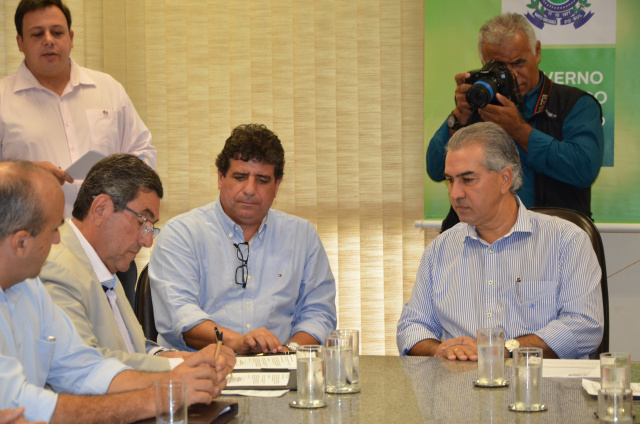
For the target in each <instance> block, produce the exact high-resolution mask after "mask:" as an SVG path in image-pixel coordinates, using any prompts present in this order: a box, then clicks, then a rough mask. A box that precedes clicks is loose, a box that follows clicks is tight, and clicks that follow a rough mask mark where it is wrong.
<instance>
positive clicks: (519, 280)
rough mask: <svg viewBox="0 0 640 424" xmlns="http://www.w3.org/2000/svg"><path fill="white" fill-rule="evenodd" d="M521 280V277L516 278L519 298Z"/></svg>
mask: <svg viewBox="0 0 640 424" xmlns="http://www.w3.org/2000/svg"><path fill="white" fill-rule="evenodd" d="M521 281H522V280H521V279H520V277H518V278H516V294H517V295H518V298H519V297H520V285H519V284H518V283H520V282H521Z"/></svg>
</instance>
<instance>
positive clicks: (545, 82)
mask: <svg viewBox="0 0 640 424" xmlns="http://www.w3.org/2000/svg"><path fill="white" fill-rule="evenodd" d="M551 86H553V81H551V80H550V79H549V78H547V76H546V75H545V74H544V73H542V87H540V95H539V96H538V101H537V102H536V108H535V109H534V112H533V115H531V116H530V117H528V118H527V120H528V121H531V120H532V119H534V118H536V117H537V116H538V115H539V114H541V113H543V112H544V111H545V110H546V107H547V101H548V100H549V93H550V92H551Z"/></svg>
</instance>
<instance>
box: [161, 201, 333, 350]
mask: <svg viewBox="0 0 640 424" xmlns="http://www.w3.org/2000/svg"><path fill="white" fill-rule="evenodd" d="M244 241H245V240H244V236H243V233H242V228H240V226H239V225H237V224H235V223H234V222H233V221H232V220H231V219H230V218H229V217H228V216H227V215H226V214H225V213H224V211H223V210H222V207H221V205H220V200H219V199H218V200H216V201H215V202H214V203H211V204H208V205H206V206H203V207H201V208H197V209H193V210H192V211H190V212H187V213H185V214H183V215H180V216H177V217H175V218H173V219H171V220H170V221H169V222H167V223H166V224H165V225H164V226H163V227H162V232H161V233H160V235H159V236H158V238H157V241H156V242H155V245H154V248H153V253H152V254H151V260H150V262H149V278H150V280H151V291H152V296H153V309H154V315H155V322H156V328H157V329H158V332H159V334H160V336H159V339H158V342H159V343H160V344H162V345H163V346H173V347H175V348H177V349H181V350H193V349H189V348H188V347H187V346H186V344H185V343H184V340H183V338H182V333H184V332H185V331H187V330H189V329H191V328H193V327H194V326H196V325H197V324H199V323H201V322H203V321H205V320H212V321H214V322H215V323H216V324H219V325H220V326H222V327H225V328H229V329H231V330H233V331H236V332H238V333H240V334H246V333H248V332H249V331H252V330H254V329H257V328H260V327H266V328H267V329H268V330H269V331H271V332H272V333H273V334H274V335H275V336H276V337H277V338H278V340H279V341H280V343H286V342H287V341H288V340H289V338H290V337H291V336H292V335H293V334H295V333H297V332H300V331H303V332H305V333H308V334H310V335H311V336H313V337H314V338H316V339H317V340H318V341H320V343H321V344H322V343H324V339H325V337H326V336H327V335H328V334H329V333H330V332H331V330H333V329H335V327H336V306H335V295H336V285H335V280H334V278H333V274H332V273H331V269H330V267H329V260H328V258H327V254H326V252H325V250H324V247H323V246H322V243H321V241H320V238H319V237H318V233H317V231H316V229H315V227H314V226H313V225H312V224H311V223H310V222H309V221H307V220H304V219H302V218H298V217H295V216H292V215H287V214H285V213H283V212H280V211H276V210H273V209H271V210H269V212H268V213H267V216H266V217H265V218H264V220H263V222H262V224H261V225H260V228H259V229H258V232H257V233H256V234H255V235H254V236H253V238H252V239H251V240H250V242H249V260H248V263H247V266H248V268H249V278H248V282H247V285H246V288H242V286H241V285H238V284H236V268H237V267H238V266H239V265H241V264H242V262H241V261H240V260H239V259H238V257H237V251H236V247H235V246H234V243H235V244H237V243H243V242H244Z"/></svg>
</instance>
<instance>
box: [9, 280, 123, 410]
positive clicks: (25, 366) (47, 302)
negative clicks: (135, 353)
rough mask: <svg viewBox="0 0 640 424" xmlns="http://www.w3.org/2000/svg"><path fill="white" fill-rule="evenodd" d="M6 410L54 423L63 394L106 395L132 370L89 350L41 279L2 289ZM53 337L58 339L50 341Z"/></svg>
mask: <svg viewBox="0 0 640 424" xmlns="http://www.w3.org/2000/svg"><path fill="white" fill-rule="evenodd" d="M0 311H1V312H2V313H1V314H0V330H2V331H1V332H0V409H7V408H17V407H20V406H24V407H25V412H24V416H25V418H26V419H27V420H29V421H38V420H43V421H47V422H48V421H49V420H50V419H51V415H52V414H53V411H54V410H55V407H56V403H57V401H58V395H57V394H56V393H54V392H52V391H51V390H48V389H45V388H44V385H45V383H47V384H49V385H50V386H51V387H52V388H53V390H55V391H56V392H59V393H73V394H83V395H100V394H104V393H106V392H107V389H108V388H109V385H110V384H111V380H113V378H114V377H115V376H116V375H117V374H118V373H120V372H121V371H123V370H125V369H128V367H127V366H125V365H124V364H122V363H120V362H119V361H118V360H116V359H107V360H105V359H104V358H103V357H102V355H101V354H100V352H98V351H97V350H96V349H93V348H91V347H88V346H87V345H86V344H85V343H84V341H83V340H82V338H81V337H80V336H79V335H78V333H77V332H76V330H75V328H74V326H73V323H72V322H71V320H69V318H68V317H67V316H66V315H65V314H64V312H62V310H61V309H60V308H59V307H57V306H55V305H54V304H53V302H52V301H51V298H50V297H49V295H48V294H47V292H46V291H45V289H44V286H43V285H42V283H41V282H40V280H39V279H29V280H25V281H23V282H21V283H18V284H16V285H14V286H12V287H10V288H8V289H7V290H4V291H3V290H2V289H0ZM49 337H55V340H54V341H53V340H52V341H48V340H47V339H48V338H49Z"/></svg>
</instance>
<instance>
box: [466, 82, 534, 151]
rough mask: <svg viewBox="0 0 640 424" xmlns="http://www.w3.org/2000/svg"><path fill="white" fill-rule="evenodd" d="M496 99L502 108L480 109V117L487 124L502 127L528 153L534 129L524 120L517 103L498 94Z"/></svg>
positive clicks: (489, 107)
mask: <svg viewBox="0 0 640 424" xmlns="http://www.w3.org/2000/svg"><path fill="white" fill-rule="evenodd" d="M496 99H498V101H499V102H500V104H501V106H500V105H492V104H489V105H487V106H485V107H484V108H482V109H478V113H479V114H480V117H481V118H482V120H483V121H485V122H493V123H495V124H498V125H500V126H501V127H502V128H503V129H504V130H505V131H506V132H507V133H509V135H510V136H511V138H513V139H514V140H515V142H516V143H518V144H519V145H520V146H521V147H522V148H523V149H524V151H525V152H526V151H528V149H529V135H530V134H531V131H533V127H532V126H531V125H529V124H528V123H527V122H525V121H524V120H523V119H522V117H521V116H520V111H518V108H517V107H516V105H515V103H513V102H512V101H511V100H509V99H507V98H506V97H505V96H503V95H502V94H500V93H497V94H496Z"/></svg>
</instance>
